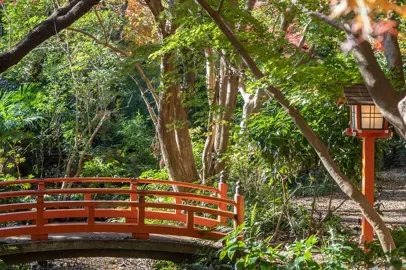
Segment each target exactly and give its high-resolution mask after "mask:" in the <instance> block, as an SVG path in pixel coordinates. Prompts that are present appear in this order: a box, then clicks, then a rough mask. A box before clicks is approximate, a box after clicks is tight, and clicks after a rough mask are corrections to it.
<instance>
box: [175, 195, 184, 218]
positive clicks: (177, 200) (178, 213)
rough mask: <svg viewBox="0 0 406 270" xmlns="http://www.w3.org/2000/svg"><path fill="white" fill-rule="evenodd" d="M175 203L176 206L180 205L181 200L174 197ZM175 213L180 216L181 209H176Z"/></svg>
mask: <svg viewBox="0 0 406 270" xmlns="http://www.w3.org/2000/svg"><path fill="white" fill-rule="evenodd" d="M175 202H176V204H179V205H182V198H179V197H176V198H175ZM175 213H176V214H177V215H182V210H181V209H176V210H175Z"/></svg>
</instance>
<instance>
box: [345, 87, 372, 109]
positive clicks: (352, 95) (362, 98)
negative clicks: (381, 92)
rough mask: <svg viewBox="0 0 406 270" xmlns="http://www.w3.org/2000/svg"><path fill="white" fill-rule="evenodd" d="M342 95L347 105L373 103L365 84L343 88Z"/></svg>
mask: <svg viewBox="0 0 406 270" xmlns="http://www.w3.org/2000/svg"><path fill="white" fill-rule="evenodd" d="M344 96H345V99H346V101H347V104H349V105H374V101H373V100H372V98H371V96H370V95H369V93H368V90H367V87H366V86H365V84H362V83H360V84H354V85H351V86H348V87H345V88H344Z"/></svg>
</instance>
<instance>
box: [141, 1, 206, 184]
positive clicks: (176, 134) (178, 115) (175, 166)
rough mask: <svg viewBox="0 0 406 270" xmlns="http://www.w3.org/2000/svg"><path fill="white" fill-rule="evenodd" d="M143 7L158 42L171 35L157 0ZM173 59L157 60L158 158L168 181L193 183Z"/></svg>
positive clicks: (194, 176) (192, 161)
mask: <svg viewBox="0 0 406 270" xmlns="http://www.w3.org/2000/svg"><path fill="white" fill-rule="evenodd" d="M145 3H146V4H147V5H148V7H149V9H150V10H151V13H152V14H153V16H154V18H155V21H156V22H157V24H158V29H159V34H160V38H161V40H163V39H164V38H167V37H170V36H171V35H173V34H174V33H175V30H176V26H175V25H173V24H172V22H171V21H170V20H166V19H163V18H162V16H161V15H162V12H164V10H165V8H164V6H163V4H162V2H161V0H146V1H145ZM169 5H171V3H169ZM168 12H169V11H168ZM175 58H176V54H175V52H168V53H166V54H164V55H163V56H162V60H161V61H162V62H161V77H162V82H161V84H162V89H163V90H162V91H161V92H160V93H159V97H158V121H157V134H158V139H159V143H160V148H161V153H162V158H163V160H164V162H165V165H166V168H167V171H168V174H169V177H170V179H172V180H177V181H184V182H194V181H197V180H199V179H200V178H199V174H198V172H197V169H196V163H195V159H194V156H193V150H192V140H191V137H190V134H189V122H188V115H187V111H186V108H185V106H184V104H183V95H182V91H181V85H180V80H179V73H178V70H177V68H176V66H175ZM148 87H149V86H148Z"/></svg>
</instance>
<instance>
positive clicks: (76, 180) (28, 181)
mask: <svg viewBox="0 0 406 270" xmlns="http://www.w3.org/2000/svg"><path fill="white" fill-rule="evenodd" d="M39 182H44V183H62V182H74V183H95V182H98V183H115V182H118V183H134V184H161V185H170V186H178V187H185V188H192V189H200V190H204V191H210V192H214V193H219V192H220V190H219V189H218V188H214V187H208V186H202V185H198V184H193V183H185V182H179V181H171V180H155V179H141V178H114V177H80V178H79V177H69V178H42V179H41V178H35V179H22V180H11V181H0V186H8V185H22V184H38V183H39Z"/></svg>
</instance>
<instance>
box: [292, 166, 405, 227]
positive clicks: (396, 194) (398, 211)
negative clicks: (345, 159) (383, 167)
mask: <svg viewBox="0 0 406 270" xmlns="http://www.w3.org/2000/svg"><path fill="white" fill-rule="evenodd" d="M375 187H376V189H375V190H376V192H375V196H376V198H375V200H376V203H375V207H377V208H378V209H379V210H380V212H381V213H382V217H383V219H384V221H385V222H386V223H387V224H389V225H390V226H396V225H406V168H402V169H393V170H390V171H385V172H380V173H377V177H376V180H375ZM312 201H313V198H312V197H306V198H299V199H297V200H296V202H297V203H299V204H301V205H304V206H310V205H311V203H312ZM329 201H330V196H329V195H327V196H322V197H318V198H317V200H316V205H317V208H316V209H317V210H318V212H321V214H322V215H323V216H324V215H325V214H326V211H327V209H328V204H329ZM343 202H344V203H343ZM340 204H342V205H341V206H340V207H339V208H338V209H337V211H336V212H335V213H334V214H335V215H337V216H340V217H341V218H343V220H344V221H345V222H348V223H350V224H352V225H355V226H358V224H359V222H360V218H361V212H360V211H359V210H358V208H357V207H356V206H355V204H354V203H353V202H352V201H350V200H348V199H347V196H346V195H344V193H342V192H341V191H339V192H335V193H334V195H333V200H332V207H331V209H335V208H336V207H337V206H339V205H340Z"/></svg>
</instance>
